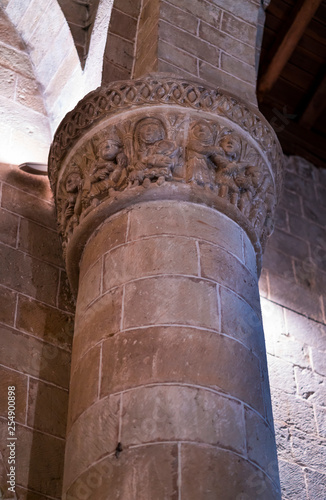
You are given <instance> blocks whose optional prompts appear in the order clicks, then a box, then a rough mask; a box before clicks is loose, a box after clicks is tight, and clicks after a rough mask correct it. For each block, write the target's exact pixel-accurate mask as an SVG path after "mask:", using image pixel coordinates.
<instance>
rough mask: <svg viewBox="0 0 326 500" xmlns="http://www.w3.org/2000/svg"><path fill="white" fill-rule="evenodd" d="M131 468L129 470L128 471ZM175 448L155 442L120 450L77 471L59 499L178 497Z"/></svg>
mask: <svg viewBox="0 0 326 500" xmlns="http://www.w3.org/2000/svg"><path fill="white" fill-rule="evenodd" d="M130 470H132V474H130ZM177 481H178V449H177V445H175V444H156V445H151V446H144V447H141V448H133V449H126V450H123V451H122V452H121V453H120V454H119V457H118V459H117V458H116V457H115V455H111V456H109V457H108V458H105V459H103V460H102V461H101V462H99V463H98V464H96V465H94V466H93V467H91V468H90V469H89V470H88V471H87V472H85V473H84V474H83V475H81V476H80V477H79V478H78V479H77V480H76V481H75V482H74V483H73V485H72V486H71V488H69V490H68V492H67V495H66V496H64V497H63V500H74V499H75V498H78V496H81V495H84V496H85V495H87V498H88V499H89V500H107V498H108V491H109V492H110V500H111V499H112V500H120V499H121V498H123V499H124V500H134V499H135V498H139V499H141V498H151V499H152V498H155V500H166V499H167V498H168V499H169V500H177V499H178V486H177Z"/></svg>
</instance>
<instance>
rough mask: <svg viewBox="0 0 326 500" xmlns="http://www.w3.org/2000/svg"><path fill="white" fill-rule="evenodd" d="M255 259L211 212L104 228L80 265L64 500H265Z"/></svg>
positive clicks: (161, 215) (272, 462) (273, 486)
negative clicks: (219, 499) (218, 499)
mask: <svg viewBox="0 0 326 500" xmlns="http://www.w3.org/2000/svg"><path fill="white" fill-rule="evenodd" d="M277 477H278V476H277V462H276V450H275V442H274V434H273V426H272V417H271V406H270V396H269V388H268V380H267V367H266V357H265V346H264V338H263V330H262V325H261V317H260V304H259V295H258V286H257V273H256V264H255V252H254V250H253V247H252V245H251V243H250V240H249V238H248V237H247V235H246V233H245V232H244V231H243V230H242V229H241V228H240V226H239V225H237V224H236V223H235V222H234V221H232V220H231V219H229V218H228V217H227V216H225V215H223V214H221V213H219V212H217V211H216V210H214V209H211V208H208V207H205V206H203V205H199V204H193V203H188V202H179V201H159V202H155V201H153V202H147V203H142V204H138V205H133V206H131V207H130V208H129V209H128V210H125V211H122V212H120V213H119V214H116V215H114V216H112V217H111V218H109V219H107V220H106V221H105V222H104V223H103V224H102V225H101V226H100V227H99V228H98V229H97V230H96V232H95V233H94V234H93V236H92V237H91V238H90V240H89V241H88V243H87V245H86V247H85V250H84V253H83V256H82V260H81V266H80V281H79V291H78V301H77V311H76V327H75V338H74V346H73V362H72V373H71V389H70V410H69V421H68V433H67V448H66V460H65V477H64V498H66V499H67V500H72V499H74V500H77V499H87V500H95V499H96V500H109V499H110V500H113V499H120V500H134V499H137V500H142V499H144V500H145V499H148V500H153V499H155V500H167V499H171V500H172V499H175V500H209V499H212V500H213V499H214V500H216V499H217V498H221V499H223V500H249V499H250V500H252V499H257V500H258V499H261V500H269V499H273V500H276V499H279V498H280V493H279V489H278V479H277Z"/></svg>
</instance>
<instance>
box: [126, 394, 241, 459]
mask: <svg viewBox="0 0 326 500" xmlns="http://www.w3.org/2000/svg"><path fill="white" fill-rule="evenodd" d="M157 441H195V442H201V443H208V444H211V445H218V446H222V447H227V448H230V449H233V450H235V451H237V452H239V453H241V452H242V453H243V452H244V450H245V430H244V415H243V407H242V405H241V404H239V403H238V402H236V401H232V400H231V399H228V398H226V397H223V396H221V395H220V394H214V393H213V392H211V391H207V390H203V389H200V388H195V387H183V386H178V385H176V386H161V387H160V386H156V387H144V388H139V389H134V390H131V391H128V392H127V393H125V394H123V398H122V427H121V442H122V443H124V444H125V445H127V446H131V445H139V444H141V443H150V442H157Z"/></svg>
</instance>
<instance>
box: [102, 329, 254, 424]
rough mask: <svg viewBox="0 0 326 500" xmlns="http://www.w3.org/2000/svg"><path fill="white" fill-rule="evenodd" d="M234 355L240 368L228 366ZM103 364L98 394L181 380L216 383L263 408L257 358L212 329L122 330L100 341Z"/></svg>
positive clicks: (221, 388) (231, 393) (248, 402)
mask: <svg viewBox="0 0 326 500" xmlns="http://www.w3.org/2000/svg"><path fill="white" fill-rule="evenodd" d="M234 356H235V357H236V359H237V360H238V362H239V364H240V365H241V366H244V367H247V368H246V369H245V370H232V369H230V367H231V366H232V364H233V360H234ZM181 359H182V360H183V362H182V363H180V360H181ZM203 361H204V362H203ZM102 366H103V370H102V384H101V397H103V396H105V395H108V394H109V393H113V392H117V391H120V390H125V389H128V388H130V387H137V386H138V385H141V384H152V383H159V382H183V383H188V384H197V385H201V386H204V387H212V388H216V389H217V390H221V391H222V392H224V393H226V394H230V395H232V396H235V397H236V398H238V399H240V400H242V401H244V402H246V403H247V404H249V405H251V406H253V407H254V408H255V409H256V410H257V411H259V412H260V413H261V414H263V411H264V408H263V398H262V389H261V386H260V370H259V363H258V359H257V358H256V357H255V356H253V355H252V354H251V353H250V352H249V350H247V349H245V348H244V347H243V346H242V345H241V344H239V343H237V342H235V341H233V340H232V339H229V338H227V337H224V336H221V335H218V334H216V333H211V332H204V331H202V330H196V329H187V328H183V327H179V328H177V327H166V328H164V327H153V328H148V329H144V330H142V329H140V330H135V331H132V332H125V333H123V334H119V336H116V337H114V338H112V339H108V340H107V341H106V342H105V343H104V344H103V358H102ZM167 366H168V367H169V369H168V370H167V369H166V368H167Z"/></svg>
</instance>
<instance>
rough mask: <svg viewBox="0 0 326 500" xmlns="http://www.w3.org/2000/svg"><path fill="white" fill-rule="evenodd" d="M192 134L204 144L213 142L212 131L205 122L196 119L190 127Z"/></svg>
mask: <svg viewBox="0 0 326 500" xmlns="http://www.w3.org/2000/svg"><path fill="white" fill-rule="evenodd" d="M192 134H193V136H194V137H195V139H197V140H198V141H200V142H202V143H204V144H213V143H214V139H215V138H214V132H213V130H212V128H211V127H210V126H209V125H208V123H207V122H205V121H203V120H201V121H198V122H197V123H196V124H195V125H194V126H193V128H192Z"/></svg>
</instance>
